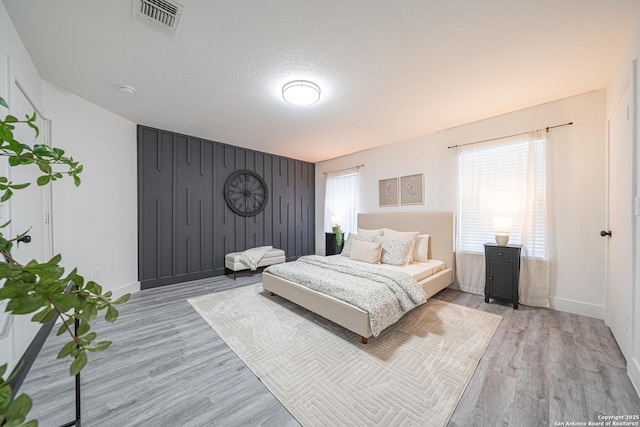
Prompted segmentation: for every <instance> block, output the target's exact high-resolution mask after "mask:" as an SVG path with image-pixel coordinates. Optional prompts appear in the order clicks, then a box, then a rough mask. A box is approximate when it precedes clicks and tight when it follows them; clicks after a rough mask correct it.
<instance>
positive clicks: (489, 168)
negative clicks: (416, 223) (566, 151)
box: [457, 131, 547, 259]
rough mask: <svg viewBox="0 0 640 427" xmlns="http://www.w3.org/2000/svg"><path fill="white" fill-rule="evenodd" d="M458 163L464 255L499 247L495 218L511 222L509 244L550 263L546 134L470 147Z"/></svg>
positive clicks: (464, 149)
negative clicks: (493, 244)
mask: <svg viewBox="0 0 640 427" xmlns="http://www.w3.org/2000/svg"><path fill="white" fill-rule="evenodd" d="M458 160H459V165H458V166H459V168H458V171H459V177H458V183H459V188H458V204H459V206H458V236H457V247H458V250H459V251H463V252H483V251H484V248H483V244H484V243H487V242H495V238H494V236H495V234H494V232H493V218H494V217H496V216H509V217H511V218H512V223H513V225H512V232H511V233H510V234H509V244H521V245H523V246H524V254H525V255H526V256H528V257H533V258H543V259H546V256H547V253H546V247H545V242H546V179H545V134H544V133H543V132H542V131H536V132H530V133H528V134H524V135H519V136H517V137H512V138H510V139H501V140H496V141H493V142H490V143H480V144H473V145H468V146H465V147H462V148H461V150H460V152H459V156H458Z"/></svg>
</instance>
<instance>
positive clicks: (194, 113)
mask: <svg viewBox="0 0 640 427" xmlns="http://www.w3.org/2000/svg"><path fill="white" fill-rule="evenodd" d="M3 1H4V4H5V6H6V8H7V10H8V12H9V14H10V16H11V19H12V21H13V22H14V24H15V26H16V27H17V29H18V32H19V34H20V36H21V38H22V40H23V41H24V43H25V45H26V46H27V49H28V50H29V53H30V54H31V57H32V58H33V60H34V62H35V64H36V66H37V68H38V70H39V72H40V74H41V76H42V78H43V79H45V80H47V81H49V82H51V83H53V84H55V85H57V86H59V87H61V88H62V89H65V90H67V91H69V92H72V93H75V94H77V95H78V96H80V97H82V98H85V99H87V100H89V101H91V102H93V103H95V104H97V105H100V106H102V107H104V108H105V109H107V110H110V111H112V112H114V113H116V114H118V115H120V116H122V117H124V118H126V119H128V120H131V121H133V122H135V123H139V124H143V125H147V126H152V127H158V128H162V129H168V130H171V131H176V132H182V133H185V134H189V135H194V136H198V137H203V138H206V139H211V140H215V141H220V142H225V143H229V144H233V145H237V146H241V147H248V148H252V149H256V150H261V151H266V152H269V153H274V154H279V155H284V156H289V157H293V158H297V159H302V160H307V161H312V162H315V161H320V160H324V159H328V158H333V157H338V156H340V155H344V154H348V153H352V152H355V151H360V150H363V149H366V148H370V147H374V146H379V145H383V144H388V143H392V142H397V141H401V140H404V139H408V138H412V137H416V136H419V135H423V134H427V133H431V132H434V131H437V130H441V129H444V128H448V127H451V126H456V125H460V124H463V123H468V122H471V121H475V120H479V119H482V118H486V117H491V116H495V115H499V114H503V113H506V112H509V111H514V110H517V109H521V108H526V107H530V106H533V105H537V104H540V103H544V102H548V101H552V100H556V99H559V98H563V97H567V96H572V95H575V94H579V93H583V92H587V91H590V90H593V89H599V88H604V87H606V86H607V85H608V83H609V79H610V78H611V74H612V72H613V69H614V67H615V66H616V65H617V63H618V60H619V56H620V54H621V52H622V48H623V47H624V44H625V43H626V41H627V38H628V37H629V34H630V29H631V27H632V25H633V22H634V21H635V19H636V16H637V15H638V11H639V10H640V1H639V0H606V1H603V0H526V1H525V0H483V1H477V0H431V1H426V0H407V1H388V0H368V1H364V0H352V1H344V0H309V1H299V0H274V1H255V0H254V1H251V0H245V1H234V0H230V1H220V0H215V1H213V0H181V1H180V3H181V4H182V5H183V6H184V12H183V15H182V19H181V22H180V24H179V27H178V30H177V34H176V36H175V37H170V36H167V35H163V34H160V33H157V32H155V31H153V30H150V29H149V28H147V27H145V26H143V25H141V24H140V23H138V22H136V21H134V20H132V18H131V10H132V0H108V1H87V0H55V1H51V0H3ZM295 79H308V80H312V81H314V82H315V83H317V84H318V85H320V87H321V88H322V97H321V99H320V101H319V102H318V103H317V104H314V105H312V106H308V107H296V106H293V105H290V104H288V103H286V102H285V101H284V100H283V99H282V96H281V88H282V86H283V85H284V84H285V83H287V82H288V81H290V80H295ZM118 84H127V85H131V86H133V87H135V88H136V94H135V95H134V96H130V95H126V94H123V93H121V92H119V91H118V90H117V89H116V85H118Z"/></svg>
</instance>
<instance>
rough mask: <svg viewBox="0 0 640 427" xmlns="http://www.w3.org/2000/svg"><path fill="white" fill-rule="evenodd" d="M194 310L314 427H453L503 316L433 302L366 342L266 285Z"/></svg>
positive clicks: (199, 301) (200, 303)
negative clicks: (452, 421) (457, 410)
mask: <svg viewBox="0 0 640 427" xmlns="http://www.w3.org/2000/svg"><path fill="white" fill-rule="evenodd" d="M189 303H190V304H191V305H192V306H193V307H194V308H195V310H196V311H197V312H198V313H199V314H200V315H201V316H202V317H203V318H204V319H205V320H206V322H207V323H208V324H209V325H210V326H211V327H212V328H213V329H214V330H215V331H216V332H217V333H218V334H219V335H220V337H222V339H223V340H224V341H225V342H226V343H227V344H228V345H229V347H231V349H232V350H233V351H234V352H235V353H236V354H237V355H238V356H239V357H240V359H242V360H243V361H244V363H246V364H247V366H248V367H249V368H250V369H251V370H252V371H253V372H254V373H255V374H256V375H257V376H258V378H260V380H261V381H262V382H263V383H264V384H265V385H266V386H267V387H268V388H269V390H271V392H272V393H273V394H274V395H275V396H276V397H277V398H278V399H279V400H280V401H281V402H282V404H283V405H284V406H285V407H286V408H287V409H288V410H289V411H290V412H291V413H292V414H293V416H294V417H296V418H297V419H298V421H300V423H301V424H303V425H304V426H323V427H324V426H346V425H349V426H410V425H415V426H444V425H446V424H447V422H448V421H449V418H450V417H451V415H452V414H453V411H454V409H455V408H456V406H457V404H458V401H459V400H460V397H461V396H462V393H463V392H464V390H465V388H466V386H467V384H468V383H469V380H470V379H471V376H472V375H473V373H474V371H475V369H476V366H477V365H478V362H479V361H480V358H481V357H482V355H483V354H484V351H485V350H486V348H487V346H488V345H489V342H490V341H491V338H492V337H493V334H494V333H495V331H496V328H497V327H498V324H499V323H500V320H501V318H502V317H501V316H498V315H495V314H491V313H485V312H482V311H478V310H474V309H470V308H467V307H462V306H459V305H455V304H450V303H446V302H443V301H438V300H435V299H431V300H429V301H428V302H427V303H426V304H424V305H422V306H420V307H418V308H416V309H414V310H413V311H411V312H409V313H408V314H406V315H405V316H404V317H403V318H402V319H400V321H399V322H398V323H396V324H395V325H392V326H391V327H389V328H387V329H386V330H385V331H383V332H382V334H380V336H379V337H371V338H370V339H369V343H368V344H366V345H365V344H362V343H361V342H360V337H359V336H357V335H356V334H354V333H352V332H350V331H348V330H346V329H344V328H342V327H341V326H338V325H336V324H334V323H332V322H330V321H328V320H325V319H324V318H322V317H320V316H318V315H315V314H313V313H311V312H309V311H308V310H306V309H304V308H302V307H299V306H297V305H295V304H293V303H291V302H289V301H286V300H285V299H283V298H280V297H277V296H276V297H270V296H269V295H268V293H266V292H263V291H262V284H257V285H251V286H246V287H242V288H237V289H232V290H229V291H224V292H219V293H215V294H211V295H205V296H202V297H199V298H194V299H190V300H189Z"/></svg>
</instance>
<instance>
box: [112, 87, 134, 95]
mask: <svg viewBox="0 0 640 427" xmlns="http://www.w3.org/2000/svg"><path fill="white" fill-rule="evenodd" d="M116 87H117V88H118V90H119V91H120V92H122V93H126V94H127V95H133V94H134V93H136V89H135V88H134V87H133V86H129V85H118V86H116Z"/></svg>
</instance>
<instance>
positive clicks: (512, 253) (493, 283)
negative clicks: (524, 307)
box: [484, 243, 522, 310]
mask: <svg viewBox="0 0 640 427" xmlns="http://www.w3.org/2000/svg"><path fill="white" fill-rule="evenodd" d="M521 249H522V246H520V245H509V246H498V245H496V244H495V243H486V244H485V245H484V257H485V263H486V276H485V284H484V302H487V303H488V302H489V298H494V299H500V300H506V301H510V302H511V303H512V304H513V308H514V309H516V310H517V309H518V299H519V294H518V284H519V281H520V251H521Z"/></svg>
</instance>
